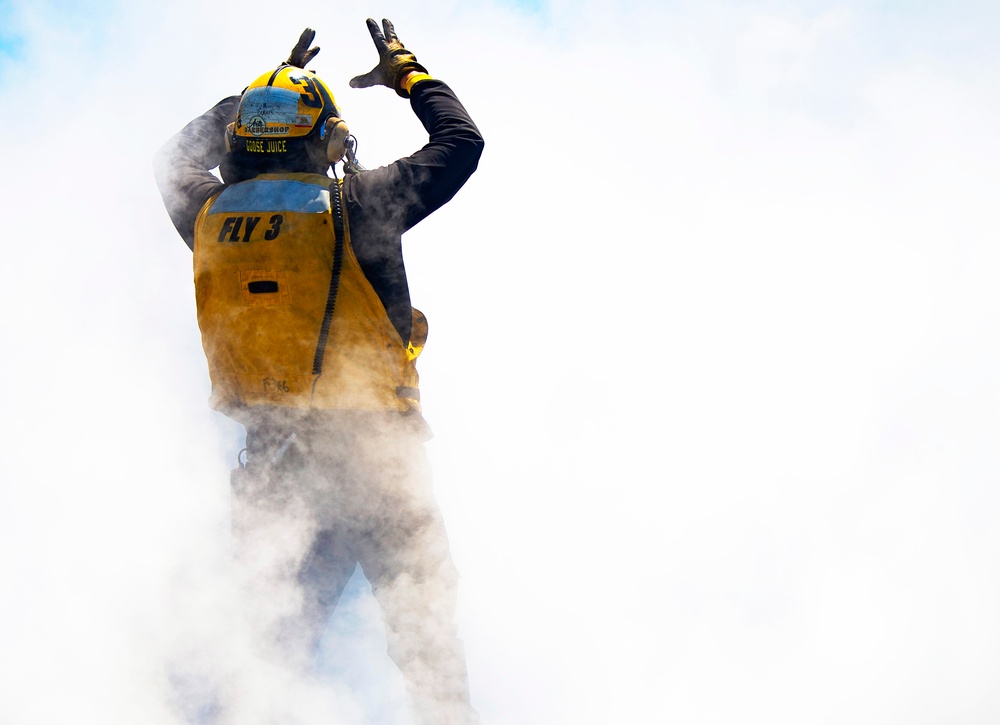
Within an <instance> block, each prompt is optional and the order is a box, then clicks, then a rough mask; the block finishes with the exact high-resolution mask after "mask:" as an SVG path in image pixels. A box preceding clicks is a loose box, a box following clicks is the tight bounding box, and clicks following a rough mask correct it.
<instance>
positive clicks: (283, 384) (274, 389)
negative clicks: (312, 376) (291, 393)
mask: <svg viewBox="0 0 1000 725" xmlns="http://www.w3.org/2000/svg"><path fill="white" fill-rule="evenodd" d="M263 382H264V392H265V393H287V392H288V381H286V380H276V379H275V378H264V381H263Z"/></svg>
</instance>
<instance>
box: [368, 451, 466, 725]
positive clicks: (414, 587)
mask: <svg viewBox="0 0 1000 725" xmlns="http://www.w3.org/2000/svg"><path fill="white" fill-rule="evenodd" d="M374 448H375V449H377V451H378V455H377V456H376V457H375V458H377V467H375V468H373V469H372V470H371V471H370V473H371V474H372V475H371V478H370V479H369V480H370V481H371V483H372V486H373V487H374V488H375V489H376V490H377V492H378V496H377V500H373V501H371V502H370V504H375V505H374V508H373V509H372V511H373V513H374V514H375V517H376V518H375V521H374V522H372V525H370V526H369V527H367V530H366V531H365V533H364V536H363V537H361V540H360V541H361V543H359V559H360V561H361V566H362V568H363V569H364V572H365V575H366V576H367V577H368V579H369V581H370V582H371V584H372V591H373V592H374V594H375V597H376V598H377V599H378V601H379V604H380V606H381V608H382V618H383V620H384V621H385V625H386V637H387V639H388V644H389V647H388V650H389V655H390V657H392V659H393V661H394V662H395V663H396V665H397V666H398V667H399V669H400V670H401V671H402V673H403V676H404V678H405V679H406V683H407V688H408V690H409V692H410V696H411V698H412V700H413V703H414V706H415V709H416V712H417V714H418V718H419V720H418V721H419V722H423V723H425V724H426V725H470V724H472V723H478V722H479V718H478V715H477V714H476V712H475V710H473V709H472V707H471V705H470V703H469V684H468V675H467V672H466V667H465V653H464V649H463V646H462V642H461V640H460V639H459V638H458V632H457V628H456V625H455V606H456V595H457V583H458V573H457V571H456V569H455V566H454V564H453V562H452V559H451V552H450V550H449V547H448V538H447V534H446V532H445V528H444V522H443V520H442V517H441V514H440V511H439V509H438V507H437V504H436V503H435V501H434V499H433V496H432V493H431V489H430V467H429V465H428V462H427V459H426V454H425V452H424V448H423V444H422V443H421V442H420V441H416V440H412V439H406V438H404V439H402V440H397V441H394V445H391V446H387V445H385V440H384V439H381V438H380V439H379V440H378V444H377V445H376V446H375V447H374Z"/></svg>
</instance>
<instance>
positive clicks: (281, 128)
mask: <svg viewBox="0 0 1000 725" xmlns="http://www.w3.org/2000/svg"><path fill="white" fill-rule="evenodd" d="M306 118H308V117H306ZM302 120H304V119H303V118H302V115H301V114H300V113H299V94H298V93H296V92H295V91H292V90H289V89H287V88H275V87H274V86H264V87H262V88H251V89H250V90H248V91H247V92H246V94H244V96H243V102H242V103H241V104H240V125H241V126H243V127H244V128H245V129H246V130H247V132H248V133H250V134H251V135H252V136H263V135H269V136H270V135H285V134H287V133H288V132H289V131H290V130H291V127H292V126H297V125H298V126H301V125H303V124H302V123H301V121H302ZM309 120H311V119H309ZM306 125H308V123H307V124H306Z"/></svg>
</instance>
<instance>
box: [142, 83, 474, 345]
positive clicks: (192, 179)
mask: <svg viewBox="0 0 1000 725" xmlns="http://www.w3.org/2000/svg"><path fill="white" fill-rule="evenodd" d="M238 105H239V97H238V96H233V97H230V98H227V99H225V100H223V101H221V102H220V103H218V104H217V105H216V106H215V107H213V108H211V109H210V110H209V111H207V112H206V113H204V114H202V115H201V116H199V117H198V118H196V119H195V120H193V121H191V123H189V124H188V125H187V126H185V127H184V128H183V129H182V130H181V131H179V132H178V133H177V134H175V135H174V136H173V137H172V138H171V139H170V140H169V141H168V142H167V143H166V144H165V145H164V146H163V148H161V149H160V151H159V152H158V153H157V156H156V160H155V173H156V182H157V185H158V186H159V188H160V193H161V195H162V196H163V203H164V204H165V205H166V207H167V213H168V214H169V215H170V219H171V221H173V223H174V226H175V227H176V228H177V231H178V232H179V233H180V235H181V237H182V238H183V239H184V241H185V243H187V245H188V247H190V248H191V249H194V225H195V219H196V218H197V216H198V212H199V211H200V210H201V208H202V207H203V206H204V205H205V203H206V202H208V201H209V199H211V198H212V197H213V196H214V195H215V194H217V193H219V192H220V191H221V190H222V189H223V188H224V186H225V185H224V184H223V182H221V181H219V180H218V179H217V178H216V177H215V175H214V174H212V173H211V169H213V168H215V167H216V166H218V165H219V164H220V162H221V161H222V160H223V158H224V156H225V140H224V133H225V128H226V124H228V123H229V122H230V121H232V120H233V119H234V118H235V117H236V110H237V107H238ZM410 106H411V107H412V108H413V111H414V113H416V114H417V117H418V118H419V119H420V121H421V122H422V123H423V125H424V128H425V129H426V130H427V133H428V134H429V135H430V139H429V141H428V143H427V144H426V145H425V146H424V147H423V148H422V149H420V150H419V151H417V152H416V153H414V154H412V155H410V156H407V157H405V158H402V159H399V160H398V161H395V162H393V163H391V164H389V165H388V166H382V167H380V168H378V169H373V170H371V171H365V172H362V173H358V174H352V175H348V176H347V178H346V179H345V180H344V200H345V208H346V212H347V219H348V223H349V225H350V229H351V244H352V246H353V248H354V254H355V256H356V257H357V259H358V262H359V263H360V265H361V268H362V270H364V273H365V276H366V277H367V278H368V281H369V282H370V283H371V285H372V287H373V288H374V289H375V292H376V293H377V294H378V296H379V298H380V299H381V300H382V304H383V305H384V306H385V309H386V313H387V314H388V315H389V319H390V320H391V321H392V323H393V325H394V326H395V327H396V330H397V331H398V332H399V334H400V337H401V338H402V339H403V341H404V342H406V341H407V340H409V338H410V326H411V317H410V292H409V287H408V286H407V282H406V270H405V267H404V266H403V251H402V240H401V236H402V234H403V232H405V231H406V230H408V229H410V228H412V227H413V226H415V225H416V224H417V223H418V222H420V221H421V220H422V219H423V218H424V217H426V216H427V215H428V214H430V213H431V212H433V211H434V210H436V209H438V208H439V207H440V206H442V205H443V204H444V203H446V202H447V201H448V200H450V199H451V198H452V197H453V196H454V195H455V193H456V192H457V191H458V190H459V189H460V188H461V187H462V185H463V184H465V182H466V181H467V180H468V179H469V177H470V176H471V175H472V173H473V172H474V171H475V170H476V167H477V165H478V164H479V157H480V156H481V154H482V151H483V138H482V136H481V135H480V133H479V129H477V128H476V125H475V123H473V121H472V119H471V118H470V117H469V114H468V112H466V110H465V108H464V107H463V106H462V104H461V103H460V102H459V100H458V98H457V97H456V96H455V94H454V92H453V91H452V90H451V88H449V87H448V86H447V85H446V84H445V83H443V82H441V81H438V80H424V81H421V82H420V83H417V84H416V85H414V86H413V88H412V89H411V91H410Z"/></svg>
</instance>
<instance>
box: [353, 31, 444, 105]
mask: <svg viewBox="0 0 1000 725" xmlns="http://www.w3.org/2000/svg"><path fill="white" fill-rule="evenodd" d="M367 23H368V32H370V33H371V34H372V40H373V41H374V42H375V48H376V49H377V50H378V65H377V66H375V67H374V68H372V69H371V70H370V71H368V72H367V73H365V74H364V75H361V76H355V77H354V78H352V79H351V88H370V87H372V86H388V87H389V88H392V89H393V90H394V91H396V93H398V94H399V95H400V96H402V97H403V98H407V97H408V96H409V93H407V91H406V90H404V89H403V86H402V82H403V77H404V76H405V75H406V74H407V73H409V72H410V71H414V70H415V71H420V72H421V73H426V72H427V69H426V68H424V67H423V66H422V65H420V64H419V63H418V62H417V57H416V56H415V55H413V53H411V52H410V51H408V50H407V49H406V48H404V47H403V44H402V43H401V42H400V41H399V38H397V37H396V31H395V29H393V27H392V23H390V22H389V21H388V20H385V19H383V20H382V28H383V29H384V30H385V35H383V34H382V33H381V32H380V31H379V29H378V23H376V22H375V21H374V20H372V19H371V18H368V20H367Z"/></svg>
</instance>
